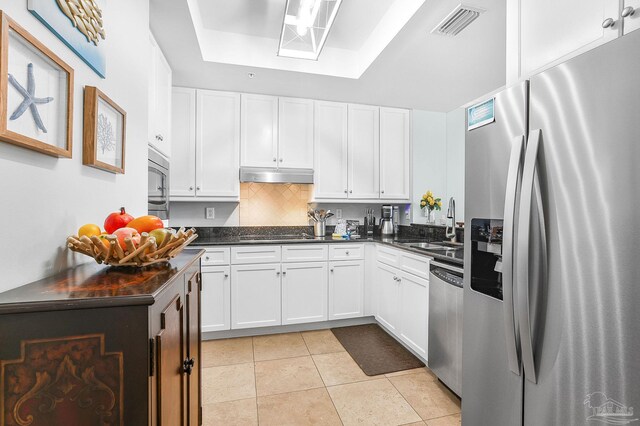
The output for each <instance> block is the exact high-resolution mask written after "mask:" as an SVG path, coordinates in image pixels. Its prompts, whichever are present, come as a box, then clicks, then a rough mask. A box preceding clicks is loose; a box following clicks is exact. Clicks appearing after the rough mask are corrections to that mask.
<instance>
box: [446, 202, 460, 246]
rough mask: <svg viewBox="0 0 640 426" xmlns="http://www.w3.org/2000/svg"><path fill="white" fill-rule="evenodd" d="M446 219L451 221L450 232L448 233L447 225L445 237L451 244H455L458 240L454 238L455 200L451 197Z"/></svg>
mask: <svg viewBox="0 0 640 426" xmlns="http://www.w3.org/2000/svg"><path fill="white" fill-rule="evenodd" d="M447 219H451V231H449V225H448V224H447V229H446V230H445V236H446V237H447V238H448V239H449V241H451V242H452V243H457V242H458V238H457V237H456V200H454V199H453V197H451V198H449V208H448V209H447Z"/></svg>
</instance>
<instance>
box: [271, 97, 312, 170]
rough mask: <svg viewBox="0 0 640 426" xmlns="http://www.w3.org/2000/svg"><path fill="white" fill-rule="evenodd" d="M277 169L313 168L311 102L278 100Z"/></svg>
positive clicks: (306, 100) (305, 100)
mask: <svg viewBox="0 0 640 426" xmlns="http://www.w3.org/2000/svg"><path fill="white" fill-rule="evenodd" d="M278 112H279V113H278V167H281V168H290V169H312V168H313V101H312V100H309V99H298V98H279V99H278Z"/></svg>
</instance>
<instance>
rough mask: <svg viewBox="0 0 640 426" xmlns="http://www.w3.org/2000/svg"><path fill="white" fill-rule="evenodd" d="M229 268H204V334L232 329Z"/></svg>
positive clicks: (202, 314)
mask: <svg viewBox="0 0 640 426" xmlns="http://www.w3.org/2000/svg"><path fill="white" fill-rule="evenodd" d="M230 272H231V271H230V268H229V267H228V266H203V267H202V293H201V298H202V303H201V307H202V308H201V310H200V312H201V317H202V332H208V331H222V330H229V329H231V309H230V308H231V285H230V284H231V278H230V276H229V275H230Z"/></svg>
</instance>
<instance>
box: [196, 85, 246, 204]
mask: <svg viewBox="0 0 640 426" xmlns="http://www.w3.org/2000/svg"><path fill="white" fill-rule="evenodd" d="M196 111H197V128H196V156H195V160H196V196H197V197H198V198H201V197H203V198H208V197H210V198H213V199H220V198H222V199H236V200H237V199H239V198H240V181H239V179H238V173H239V168H240V94H238V93H227V92H214V91H211V90H198V91H197V108H196Z"/></svg>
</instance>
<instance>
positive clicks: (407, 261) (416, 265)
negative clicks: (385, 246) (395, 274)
mask: <svg viewBox="0 0 640 426" xmlns="http://www.w3.org/2000/svg"><path fill="white" fill-rule="evenodd" d="M430 260H431V259H430V258H428V257H426V256H420V255H418V254H410V253H402V254H401V255H400V265H399V266H400V269H402V270H403V271H404V272H408V273H410V274H413V275H415V276H417V277H420V278H424V279H425V280H428V279H429V261H430Z"/></svg>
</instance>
